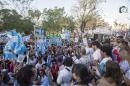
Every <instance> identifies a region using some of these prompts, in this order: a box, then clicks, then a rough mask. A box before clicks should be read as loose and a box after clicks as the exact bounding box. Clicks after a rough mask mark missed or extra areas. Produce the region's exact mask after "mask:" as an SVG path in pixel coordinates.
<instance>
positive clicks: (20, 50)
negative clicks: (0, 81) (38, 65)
mask: <svg viewBox="0 0 130 86" xmlns="http://www.w3.org/2000/svg"><path fill="white" fill-rule="evenodd" d="M7 36H8V37H9V38H10V39H9V41H8V43H7V44H6V45H5V48H4V56H5V58H6V59H14V58H16V55H19V54H24V52H26V46H25V45H24V43H23V40H22V36H21V35H20V34H18V33H17V32H16V31H15V30H11V31H9V32H7Z"/></svg>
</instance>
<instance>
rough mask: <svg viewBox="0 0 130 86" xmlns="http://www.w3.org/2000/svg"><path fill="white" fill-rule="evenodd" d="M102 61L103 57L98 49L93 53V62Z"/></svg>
mask: <svg viewBox="0 0 130 86" xmlns="http://www.w3.org/2000/svg"><path fill="white" fill-rule="evenodd" d="M101 59H102V57H101V51H100V49H97V50H96V51H95V52H94V53H93V60H97V61H101Z"/></svg>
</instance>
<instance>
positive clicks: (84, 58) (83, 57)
mask: <svg viewBox="0 0 130 86" xmlns="http://www.w3.org/2000/svg"><path fill="white" fill-rule="evenodd" d="M80 53H81V58H80V59H79V61H80V63H81V64H85V65H86V64H87V59H88V57H87V55H86V50H85V48H82V49H81V52H80Z"/></svg>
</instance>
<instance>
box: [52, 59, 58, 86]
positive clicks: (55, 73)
mask: <svg viewBox="0 0 130 86" xmlns="http://www.w3.org/2000/svg"><path fill="white" fill-rule="evenodd" d="M58 71H59V66H58V64H57V61H56V60H53V61H52V67H51V75H52V79H53V83H54V85H56V81H57V77H58Z"/></svg>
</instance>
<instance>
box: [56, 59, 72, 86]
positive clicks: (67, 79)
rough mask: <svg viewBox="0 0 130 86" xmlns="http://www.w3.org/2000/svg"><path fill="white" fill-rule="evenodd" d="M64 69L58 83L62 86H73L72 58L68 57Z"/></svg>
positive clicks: (60, 73) (60, 72) (59, 75)
mask: <svg viewBox="0 0 130 86" xmlns="http://www.w3.org/2000/svg"><path fill="white" fill-rule="evenodd" d="M63 64H64V66H65V67H64V69H63V70H61V71H59V74H58V78H57V83H58V85H61V86H71V80H72V72H71V70H72V64H73V60H72V58H69V57H66V58H65V60H64V62H63Z"/></svg>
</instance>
